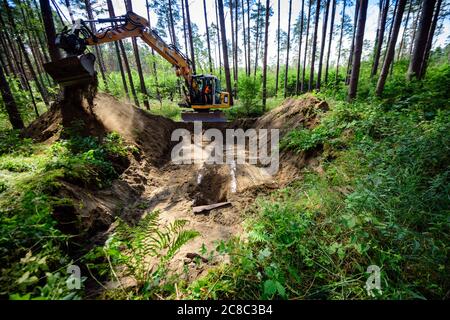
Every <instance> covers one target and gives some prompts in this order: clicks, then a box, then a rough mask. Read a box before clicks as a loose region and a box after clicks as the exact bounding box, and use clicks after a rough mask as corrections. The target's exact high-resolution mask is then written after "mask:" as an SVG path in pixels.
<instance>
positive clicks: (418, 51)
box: [407, 0, 436, 80]
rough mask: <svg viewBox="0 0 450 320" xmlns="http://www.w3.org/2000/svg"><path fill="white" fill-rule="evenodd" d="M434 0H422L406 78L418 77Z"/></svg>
mask: <svg viewBox="0 0 450 320" xmlns="http://www.w3.org/2000/svg"><path fill="white" fill-rule="evenodd" d="M435 4H436V0H423V5H422V14H421V16H420V23H419V30H418V33H417V37H416V39H415V41H414V49H413V53H412V56H411V61H410V63H409V68H408V73H407V78H408V79H409V80H411V79H412V78H414V77H417V78H420V69H421V66H422V61H423V59H424V57H425V49H426V45H427V40H428V35H429V33H430V28H431V22H432V19H433V12H434V6H435Z"/></svg>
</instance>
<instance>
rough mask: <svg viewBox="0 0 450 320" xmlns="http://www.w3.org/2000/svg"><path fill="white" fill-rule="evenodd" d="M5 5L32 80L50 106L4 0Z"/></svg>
mask: <svg viewBox="0 0 450 320" xmlns="http://www.w3.org/2000/svg"><path fill="white" fill-rule="evenodd" d="M3 3H4V6H5V9H6V10H5V11H6V15H7V16H8V20H9V24H10V26H11V28H12V29H13V30H14V31H15V33H16V42H17V45H18V46H19V49H20V51H21V52H22V54H23V56H24V58H25V63H26V65H27V67H28V71H29V72H30V75H31V78H32V79H33V80H34V82H35V84H36V87H37V89H38V91H39V93H40V95H41V97H42V101H44V103H45V105H46V106H49V101H48V92H47V90H46V89H45V87H44V86H43V84H42V83H41V82H40V81H39V79H38V78H37V76H36V72H35V71H34V67H33V64H32V63H31V60H30V57H29V55H28V51H27V50H26V49H25V45H24V43H23V41H22V37H21V35H20V34H19V33H17V28H16V23H15V21H14V17H13V15H12V12H11V8H10V7H9V4H8V1H7V0H4V1H3Z"/></svg>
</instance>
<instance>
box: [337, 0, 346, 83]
mask: <svg viewBox="0 0 450 320" xmlns="http://www.w3.org/2000/svg"><path fill="white" fill-rule="evenodd" d="M345 5H346V0H343V2H342V18H341V33H340V35H339V49H338V56H337V60H336V83H338V81H339V63H340V61H341V49H342V36H343V35H344V21H345V20H344V18H345Z"/></svg>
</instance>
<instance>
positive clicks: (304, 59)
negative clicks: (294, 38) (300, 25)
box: [300, 0, 312, 92]
mask: <svg viewBox="0 0 450 320" xmlns="http://www.w3.org/2000/svg"><path fill="white" fill-rule="evenodd" d="M311 7H312V1H311V0H310V1H309V6H308V22H307V23H306V39H305V54H304V56H303V70H302V83H301V86H300V90H301V92H305V76H306V58H307V53H308V38H309V23H310V21H311Z"/></svg>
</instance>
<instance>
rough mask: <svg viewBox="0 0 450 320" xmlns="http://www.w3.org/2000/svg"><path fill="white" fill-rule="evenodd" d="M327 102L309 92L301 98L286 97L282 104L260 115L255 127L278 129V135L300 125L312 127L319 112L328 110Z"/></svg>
mask: <svg viewBox="0 0 450 320" xmlns="http://www.w3.org/2000/svg"><path fill="white" fill-rule="evenodd" d="M328 109H329V107H328V104H327V103H326V102H325V101H323V100H320V99H318V98H316V97H314V96H312V95H310V94H305V95H304V96H302V97H301V98H288V99H286V100H285V101H284V102H283V104H282V105H280V106H279V107H277V108H275V109H273V110H271V111H270V112H268V113H266V114H265V115H263V116H262V117H260V118H259V119H258V120H257V121H256V122H255V124H254V127H255V128H256V129H261V128H274V129H275V128H276V129H280V136H283V135H284V134H285V133H287V132H288V131H290V130H292V129H295V128H298V127H300V126H302V127H306V128H312V127H314V126H315V125H316V124H317V123H318V122H319V119H320V114H322V113H323V112H326V111H328Z"/></svg>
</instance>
